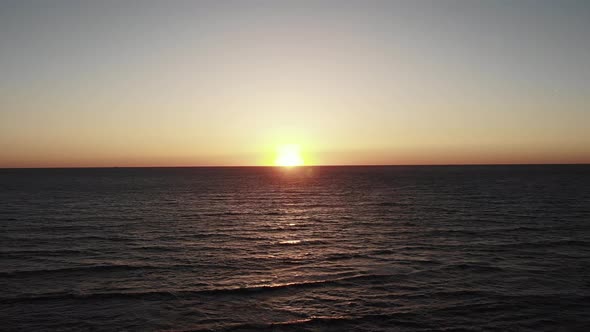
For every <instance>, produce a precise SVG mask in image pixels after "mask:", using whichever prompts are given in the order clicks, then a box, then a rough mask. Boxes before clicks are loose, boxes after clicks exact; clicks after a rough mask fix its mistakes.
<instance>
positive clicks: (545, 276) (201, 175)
mask: <svg viewBox="0 0 590 332" xmlns="http://www.w3.org/2000/svg"><path fill="white" fill-rule="evenodd" d="M0 330H2V331H590V165H514V166H502V165H497V166H375V167H373V166H371V167H369V166H366V167H356V166H355V167H331V166H326V167H292V168H282V167H195V168H80V169H2V170H0Z"/></svg>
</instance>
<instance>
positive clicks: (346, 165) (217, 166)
mask: <svg viewBox="0 0 590 332" xmlns="http://www.w3.org/2000/svg"><path fill="white" fill-rule="evenodd" d="M559 165H561V166H575V165H578V166H584V165H590V163H584V162H582V163H467V164H459V163H457V164H452V163H451V164H321V165H299V166H287V167H286V166H276V165H191V166H180V165H172V166H39V167H0V170H12V169H112V168H257V167H259V168H303V167H420V166H423V167H431V166H559Z"/></svg>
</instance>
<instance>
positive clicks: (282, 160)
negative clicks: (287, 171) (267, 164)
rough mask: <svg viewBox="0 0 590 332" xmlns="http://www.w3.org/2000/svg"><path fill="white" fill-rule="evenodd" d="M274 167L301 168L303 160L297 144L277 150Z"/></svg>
mask: <svg viewBox="0 0 590 332" xmlns="http://www.w3.org/2000/svg"><path fill="white" fill-rule="evenodd" d="M275 165H276V166H286V167H291V166H301V165H303V158H302V157H301V147H300V146H299V145H297V144H287V145H281V146H279V147H278V148H277V159H275Z"/></svg>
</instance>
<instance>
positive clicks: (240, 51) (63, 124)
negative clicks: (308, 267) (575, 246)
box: [0, 0, 590, 167]
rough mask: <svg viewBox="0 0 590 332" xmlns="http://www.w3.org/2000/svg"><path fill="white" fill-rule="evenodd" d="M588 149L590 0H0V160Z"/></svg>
mask: <svg viewBox="0 0 590 332" xmlns="http://www.w3.org/2000/svg"><path fill="white" fill-rule="evenodd" d="M286 143H297V144H300V145H301V149H302V150H303V151H304V157H305V159H306V163H308V164H449V163H452V164H456V163H459V164H463V163H589V162H590V1H584V0H582V1H542V0H531V1H518V0H514V1H508V0H506V1H500V0H498V1H492V0H489V1H477V0H465V1H360V0H359V1H343V0H342V1H301V0H298V1H289V2H288V1H254V0H253V1H220V0H215V1H147V0H146V1H103V0H101V1H83V0H76V1H58V0H53V1H27V0H14V1H7V0H0V167H46V166H47V167H58V166H148V165H152V166H164V165H170V166H172V165H263V164H270V163H272V160H273V158H274V155H273V151H274V150H275V148H276V146H277V145H280V144H286Z"/></svg>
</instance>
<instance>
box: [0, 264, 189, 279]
mask: <svg viewBox="0 0 590 332" xmlns="http://www.w3.org/2000/svg"><path fill="white" fill-rule="evenodd" d="M178 267H192V265H186V266H185V265H170V266H154V265H92V266H78V267H66V268H59V269H42V270H22V271H10V272H0V277H4V278H22V277H27V276H35V277H39V276H43V275H46V274H60V273H92V272H116V271H133V270H157V269H169V268H178Z"/></svg>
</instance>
